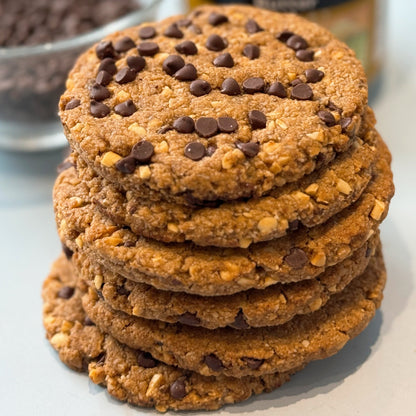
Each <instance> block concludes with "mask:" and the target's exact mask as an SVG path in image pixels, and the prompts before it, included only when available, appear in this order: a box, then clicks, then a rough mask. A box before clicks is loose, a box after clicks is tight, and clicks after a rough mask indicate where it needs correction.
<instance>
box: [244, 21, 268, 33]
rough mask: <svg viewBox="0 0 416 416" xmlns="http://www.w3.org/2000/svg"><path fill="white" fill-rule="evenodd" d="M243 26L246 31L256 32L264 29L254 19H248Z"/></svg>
mask: <svg viewBox="0 0 416 416" xmlns="http://www.w3.org/2000/svg"><path fill="white" fill-rule="evenodd" d="M245 28H246V30H247V32H248V33H257V32H262V31H263V30H264V29H263V28H262V27H260V26H259V24H258V23H257V22H256V21H255V20H254V19H248V20H247V23H246V24H245Z"/></svg>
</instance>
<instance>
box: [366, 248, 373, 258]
mask: <svg viewBox="0 0 416 416" xmlns="http://www.w3.org/2000/svg"><path fill="white" fill-rule="evenodd" d="M372 252H373V250H372V248H371V247H367V249H366V250H365V256H366V257H367V258H368V257H370V256H371V254H372Z"/></svg>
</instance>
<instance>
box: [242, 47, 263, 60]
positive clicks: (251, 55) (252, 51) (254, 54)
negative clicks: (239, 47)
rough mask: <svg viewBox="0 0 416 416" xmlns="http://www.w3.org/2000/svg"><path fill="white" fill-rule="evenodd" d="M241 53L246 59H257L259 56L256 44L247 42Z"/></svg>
mask: <svg viewBox="0 0 416 416" xmlns="http://www.w3.org/2000/svg"><path fill="white" fill-rule="evenodd" d="M243 55H244V56H247V58H248V59H257V58H258V57H259V56H260V48H259V47H258V46H257V45H252V44H248V45H246V46H244V49H243Z"/></svg>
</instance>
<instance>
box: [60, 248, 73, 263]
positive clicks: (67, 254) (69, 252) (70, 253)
mask: <svg viewBox="0 0 416 416" xmlns="http://www.w3.org/2000/svg"><path fill="white" fill-rule="evenodd" d="M62 251H63V252H64V254H65V257H66V258H67V259H68V260H70V259H71V257H72V256H73V254H74V252H73V251H72V250H71V249H70V248H69V247H68V246H67V245H65V244H62Z"/></svg>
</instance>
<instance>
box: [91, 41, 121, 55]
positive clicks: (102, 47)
mask: <svg viewBox="0 0 416 416" xmlns="http://www.w3.org/2000/svg"><path fill="white" fill-rule="evenodd" d="M95 53H96V54H97V57H98V59H104V58H114V57H115V54H116V53H115V50H114V47H113V44H112V43H111V42H110V41H101V42H100V43H99V44H98V45H97V47H96V48H95Z"/></svg>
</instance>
